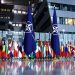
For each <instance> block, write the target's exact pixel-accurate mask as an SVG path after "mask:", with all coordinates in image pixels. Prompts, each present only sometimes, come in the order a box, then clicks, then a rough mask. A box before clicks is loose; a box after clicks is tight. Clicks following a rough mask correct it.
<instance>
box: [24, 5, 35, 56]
mask: <svg viewBox="0 0 75 75" xmlns="http://www.w3.org/2000/svg"><path fill="white" fill-rule="evenodd" d="M31 13H32V12H31V7H30V5H29V6H28V14H27V23H26V30H25V37H24V51H25V53H26V55H27V56H28V57H30V55H31V54H32V53H34V52H35V50H36V42H35V36H34V31H33V23H32V15H31Z"/></svg>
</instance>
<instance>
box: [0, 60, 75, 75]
mask: <svg viewBox="0 0 75 75" xmlns="http://www.w3.org/2000/svg"><path fill="white" fill-rule="evenodd" d="M0 75H75V61H74V60H54V61H51V60H9V61H2V60H1V61H0Z"/></svg>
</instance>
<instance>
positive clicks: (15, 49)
mask: <svg viewBox="0 0 75 75" xmlns="http://www.w3.org/2000/svg"><path fill="white" fill-rule="evenodd" d="M13 47H14V57H15V58H17V57H18V50H19V48H18V42H16V41H13Z"/></svg>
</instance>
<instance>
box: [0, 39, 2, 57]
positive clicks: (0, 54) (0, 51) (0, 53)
mask: <svg viewBox="0 0 75 75" xmlns="http://www.w3.org/2000/svg"><path fill="white" fill-rule="evenodd" d="M0 58H2V38H0Z"/></svg>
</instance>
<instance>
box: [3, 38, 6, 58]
mask: <svg viewBox="0 0 75 75" xmlns="http://www.w3.org/2000/svg"><path fill="white" fill-rule="evenodd" d="M2 42H3V45H2V46H3V50H2V58H6V52H5V40H4V39H3V40H2Z"/></svg>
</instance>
